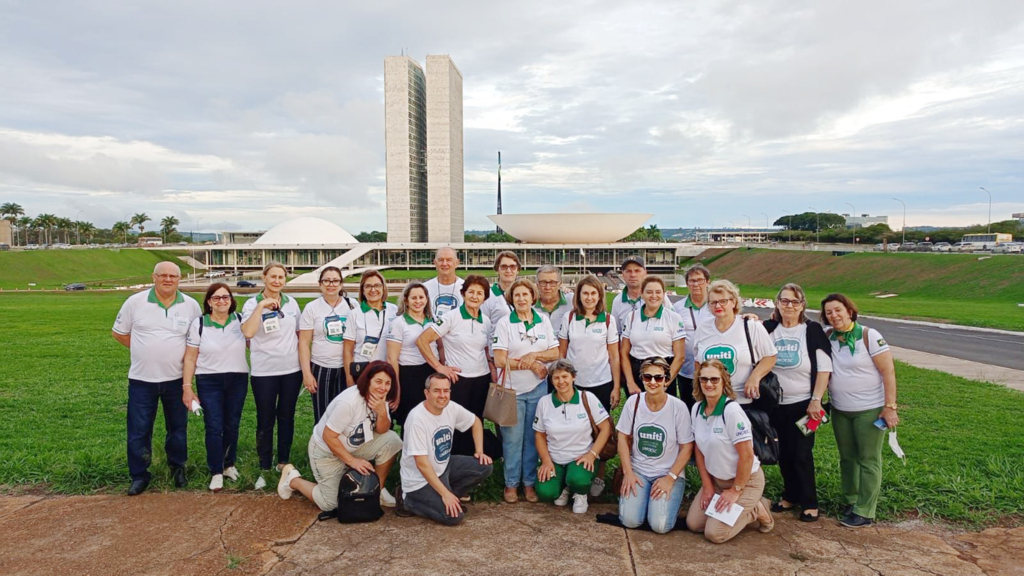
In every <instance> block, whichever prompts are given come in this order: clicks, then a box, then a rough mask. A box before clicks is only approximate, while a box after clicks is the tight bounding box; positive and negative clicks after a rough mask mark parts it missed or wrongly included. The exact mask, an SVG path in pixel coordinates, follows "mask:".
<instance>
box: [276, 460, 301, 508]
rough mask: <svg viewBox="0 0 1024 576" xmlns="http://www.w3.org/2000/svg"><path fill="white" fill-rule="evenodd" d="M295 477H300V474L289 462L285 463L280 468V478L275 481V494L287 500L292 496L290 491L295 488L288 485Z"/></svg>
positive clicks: (292, 491)
mask: <svg viewBox="0 0 1024 576" xmlns="http://www.w3.org/2000/svg"><path fill="white" fill-rule="evenodd" d="M296 478H302V474H300V473H299V471H298V470H296V469H295V466H292V465H291V464H285V465H284V468H282V469H281V479H280V480H278V482H277V495H278V496H280V497H281V499H282V500H287V499H289V498H291V497H292V493H294V492H295V490H294V489H293V488H292V487H291V486H290V485H289V484H291V481H292V480H294V479H296Z"/></svg>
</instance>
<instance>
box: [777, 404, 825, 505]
mask: <svg viewBox="0 0 1024 576" xmlns="http://www.w3.org/2000/svg"><path fill="white" fill-rule="evenodd" d="M810 402H811V401H810V400H804V401H803V402H797V403H795V404H780V405H779V406H778V407H777V408H775V410H774V411H773V412H772V413H771V415H770V419H771V423H772V426H773V427H774V428H775V431H776V432H778V434H779V472H781V473H782V485H783V489H782V498H783V499H784V500H786V501H787V502H790V503H792V504H795V505H797V506H800V507H801V508H803V509H805V510H806V509H817V508H818V490H817V485H816V481H815V478H814V437H815V436H817V434H818V433H817V432H815V433H814V434H811V435H809V436H804V435H803V433H802V432H800V429H799V428H797V427H796V422H797V420H800V419H801V418H803V417H804V416H806V415H807V405H808V404H810Z"/></svg>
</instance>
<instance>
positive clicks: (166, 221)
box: [160, 216, 181, 244]
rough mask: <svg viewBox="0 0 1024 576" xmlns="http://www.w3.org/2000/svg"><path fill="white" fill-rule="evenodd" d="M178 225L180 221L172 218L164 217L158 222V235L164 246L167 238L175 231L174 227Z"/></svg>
mask: <svg viewBox="0 0 1024 576" xmlns="http://www.w3.org/2000/svg"><path fill="white" fill-rule="evenodd" d="M179 224H181V221H180V220H178V219H177V218H175V217H174V216H165V217H164V218H162V219H161V220H160V233H161V235H162V236H163V239H164V243H165V244H166V243H167V237H168V236H170V235H171V234H173V233H174V232H176V231H177V230H176V229H175V226H177V225H179Z"/></svg>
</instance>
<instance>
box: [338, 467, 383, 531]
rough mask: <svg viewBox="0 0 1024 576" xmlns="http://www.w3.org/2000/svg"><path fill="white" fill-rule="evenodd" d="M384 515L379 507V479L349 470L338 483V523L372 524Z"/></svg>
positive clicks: (375, 476) (375, 475)
mask: <svg viewBox="0 0 1024 576" xmlns="http://www.w3.org/2000/svg"><path fill="white" fill-rule="evenodd" d="M383 515H384V510H382V509H381V507H380V478H378V477H377V474H370V475H364V474H360V473H359V472H358V471H356V470H352V469H349V470H347V471H346V472H345V474H344V475H342V477H341V482H339V483H338V510H337V516H338V522H341V523H342V524H355V523H358V522H374V521H376V520H377V519H379V518H380V517H381V516H383Z"/></svg>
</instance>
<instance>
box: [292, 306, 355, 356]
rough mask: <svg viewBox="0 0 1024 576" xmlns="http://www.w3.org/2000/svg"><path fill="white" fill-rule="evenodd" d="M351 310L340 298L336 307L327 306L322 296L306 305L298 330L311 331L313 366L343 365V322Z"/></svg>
mask: <svg viewBox="0 0 1024 576" xmlns="http://www.w3.org/2000/svg"><path fill="white" fill-rule="evenodd" d="M354 303H355V302H354V301H353V304H354ZM351 310H352V308H351V307H349V305H348V302H347V301H346V300H345V298H342V297H339V299H338V304H337V305H336V306H331V305H330V304H328V303H327V301H326V300H324V297H323V296H321V297H319V298H317V299H316V300H313V301H312V302H310V303H309V304H306V307H305V308H304V309H303V310H302V317H301V318H300V319H299V330H312V331H313V348H312V355H311V359H312V361H313V363H314V364H316V365H318V366H323V367H324V368H341V367H342V365H344V359H343V358H342V340H343V339H344V336H345V321H346V319H347V318H348V315H349V312H350V311H351Z"/></svg>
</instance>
